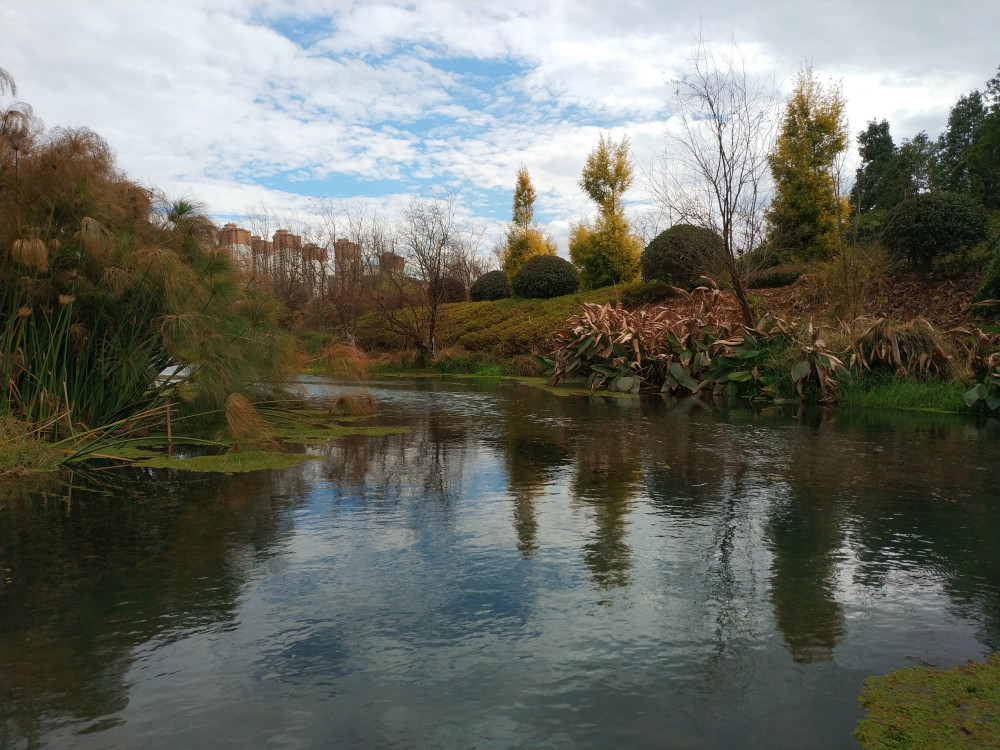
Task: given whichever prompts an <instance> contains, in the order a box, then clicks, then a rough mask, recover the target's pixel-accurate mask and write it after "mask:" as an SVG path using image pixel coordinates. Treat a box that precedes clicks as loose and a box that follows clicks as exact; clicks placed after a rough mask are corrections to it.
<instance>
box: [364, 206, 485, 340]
mask: <svg viewBox="0 0 1000 750" xmlns="http://www.w3.org/2000/svg"><path fill="white" fill-rule="evenodd" d="M378 229H379V231H377V232H375V233H373V234H372V235H370V236H369V237H368V240H367V243H368V244H367V247H366V256H367V258H368V261H367V264H366V267H367V268H368V269H369V273H370V275H371V279H370V280H369V282H368V284H367V292H368V294H369V299H370V300H371V303H372V305H373V307H374V308H375V310H376V312H377V313H378V317H379V319H380V322H381V324H382V325H383V326H384V327H385V328H386V329H388V330H389V331H391V332H393V333H395V334H396V335H398V336H401V337H403V338H405V339H408V340H409V341H410V342H411V343H412V344H413V345H414V346H415V347H416V348H417V351H418V352H419V353H420V356H421V357H422V358H424V359H428V358H429V359H433V358H434V357H435V354H436V334H437V324H438V312H439V311H438V308H439V307H440V306H441V304H442V303H443V302H444V300H445V298H446V293H447V287H446V285H445V284H444V283H443V282H444V279H445V278H446V277H447V276H448V275H449V272H450V271H451V270H452V269H453V268H455V267H456V265H461V264H462V263H466V262H468V259H470V258H474V257H475V255H476V249H477V242H478V236H477V235H476V234H475V233H471V232H469V231H467V230H465V229H464V228H462V227H460V226H459V223H458V219H457V217H456V215H455V204H454V201H453V200H452V199H435V198H419V199H417V198H415V199H413V200H412V201H411V203H410V205H409V206H408V207H407V209H406V210H405V211H404V212H403V215H402V217H401V219H400V221H399V224H398V226H397V228H396V230H395V232H389V231H387V228H386V227H385V225H384V224H383V225H381V226H380V227H379V228H378Z"/></svg>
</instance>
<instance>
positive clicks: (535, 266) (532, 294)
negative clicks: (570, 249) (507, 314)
mask: <svg viewBox="0 0 1000 750" xmlns="http://www.w3.org/2000/svg"><path fill="white" fill-rule="evenodd" d="M510 286H511V288H512V289H513V291H514V294H516V295H517V296H518V297H523V298H525V299H550V298H552V297H561V296H562V295H564V294H573V292H575V291H576V290H577V289H579V288H580V279H579V277H578V276H577V275H576V270H575V269H574V268H573V265H572V264H571V263H570V262H569V261H567V260H563V259H562V258H560V257H559V256H557V255H536V256H535V257H533V258H529V259H528V260H527V261H526V262H525V264H524V265H523V266H521V268H520V270H518V272H517V273H516V274H514V278H513V279H511V284H510Z"/></svg>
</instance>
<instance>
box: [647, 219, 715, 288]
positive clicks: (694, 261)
mask: <svg viewBox="0 0 1000 750" xmlns="http://www.w3.org/2000/svg"><path fill="white" fill-rule="evenodd" d="M724 252H725V246H724V245H723V244H722V238H721V237H720V236H719V235H717V234H716V233H715V232H713V231H712V230H711V229H705V228H703V227H696V226H694V225H692V224H676V225H675V226H672V227H670V229H667V230H666V231H663V232H660V233H659V234H658V235H656V237H654V238H653V240H652V242H650V243H649V244H648V245H647V246H646V249H645V250H643V251H642V257H641V259H640V262H641V264H642V280H643V281H665V282H667V283H668V284H673V285H674V286H678V287H681V288H684V289H686V288H688V287H689V286H691V284H693V283H694V282H695V281H697V280H698V277H699V276H701V275H702V274H708V275H710V276H713V275H717V274H718V273H719V271H720V270H721V268H722V256H723V253H724Z"/></svg>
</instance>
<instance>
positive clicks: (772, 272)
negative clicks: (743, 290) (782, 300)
mask: <svg viewBox="0 0 1000 750" xmlns="http://www.w3.org/2000/svg"><path fill="white" fill-rule="evenodd" d="M801 275H802V271H799V270H797V269H794V268H772V269H769V270H767V271H763V272H760V273H755V274H753V275H752V276H751V277H750V280H749V281H747V287H749V288H750V289H774V288H777V287H782V286H791V285H792V284H794V283H795V282H796V281H798V280H799V277H800V276H801Z"/></svg>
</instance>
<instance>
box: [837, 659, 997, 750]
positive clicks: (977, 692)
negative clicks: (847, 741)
mask: <svg viewBox="0 0 1000 750" xmlns="http://www.w3.org/2000/svg"><path fill="white" fill-rule="evenodd" d="M859 700H860V702H861V707H862V708H864V709H865V711H866V712H867V713H868V717H867V718H866V719H863V720H862V721H860V722H858V726H857V728H856V729H855V730H854V736H855V737H856V738H857V740H858V742H860V743H861V746H862V747H864V748H865V750H903V749H904V748H921V750H958V749H959V748H973V747H982V748H985V747H1000V654H993V655H992V656H990V657H988V658H987V659H986V661H985V663H984V662H975V661H970V662H967V663H966V664H962V665H959V666H957V667H953V668H951V669H949V670H947V671H945V670H941V669H936V668H934V667H908V668H906V669H898V670H893V671H891V672H889V674H886V675H879V676H877V677H869V678H868V679H867V680H865V683H864V687H863V688H862V691H861V697H860V699H859Z"/></svg>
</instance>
